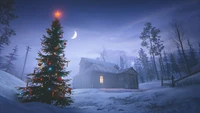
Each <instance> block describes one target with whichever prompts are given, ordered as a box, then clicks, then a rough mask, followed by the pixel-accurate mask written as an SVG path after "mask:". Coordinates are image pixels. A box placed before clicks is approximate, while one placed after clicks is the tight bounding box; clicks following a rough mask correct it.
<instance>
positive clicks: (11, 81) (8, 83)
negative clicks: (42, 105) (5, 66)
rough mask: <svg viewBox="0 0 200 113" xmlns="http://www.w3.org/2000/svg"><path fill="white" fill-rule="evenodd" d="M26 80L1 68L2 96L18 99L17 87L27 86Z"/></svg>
mask: <svg viewBox="0 0 200 113" xmlns="http://www.w3.org/2000/svg"><path fill="white" fill-rule="evenodd" d="M25 85H26V84H25V82H24V81H22V80H20V79H19V78H17V77H15V76H13V75H11V74H9V73H6V72H4V71H1V70H0V96H2V97H5V98H7V99H10V100H13V101H16V100H17V98H16V95H15V94H16V93H17V92H18V90H17V89H16V87H23V86H25Z"/></svg>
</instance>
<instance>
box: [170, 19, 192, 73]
mask: <svg viewBox="0 0 200 113" xmlns="http://www.w3.org/2000/svg"><path fill="white" fill-rule="evenodd" d="M170 25H171V28H172V30H173V35H174V36H173V40H174V42H175V43H176V44H177V45H178V46H180V47H181V52H182V55H183V58H184V61H185V64H186V68H187V71H188V73H190V68H189V64H188V60H187V57H186V54H185V50H184V47H183V41H184V40H185V30H184V29H183V24H182V22H180V21H177V20H173V21H172V22H171V23H170Z"/></svg>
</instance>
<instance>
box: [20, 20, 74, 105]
mask: <svg viewBox="0 0 200 113" xmlns="http://www.w3.org/2000/svg"><path fill="white" fill-rule="evenodd" d="M63 33H64V32H63V31H62V27H61V25H60V21H59V19H58V18H55V20H54V21H53V22H52V25H51V28H48V29H47V36H45V35H44V36H43V39H42V43H41V44H42V51H43V53H42V52H40V51H39V52H38V56H39V58H36V60H38V61H39V63H38V66H39V67H40V68H39V70H34V72H33V73H31V74H28V76H30V79H29V83H27V86H26V87H21V88H19V90H21V91H22V92H21V93H20V94H18V98H19V99H20V100H21V101H22V102H33V101H36V102H42V103H47V104H54V105H56V106H59V107H64V106H68V105H70V103H72V102H73V101H72V99H71V97H70V94H71V93H70V91H69V90H68V89H71V88H69V87H70V84H69V83H68V82H69V81H70V80H69V79H64V78H63V77H67V76H68V74H69V73H70V71H66V65H65V63H67V65H68V62H69V61H67V60H66V58H65V54H64V48H65V47H66V42H67V40H62V39H61V38H62V36H63Z"/></svg>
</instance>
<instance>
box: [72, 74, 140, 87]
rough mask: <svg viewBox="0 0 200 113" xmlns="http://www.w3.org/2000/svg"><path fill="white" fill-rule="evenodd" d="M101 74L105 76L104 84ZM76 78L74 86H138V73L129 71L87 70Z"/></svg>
mask: <svg viewBox="0 0 200 113" xmlns="http://www.w3.org/2000/svg"><path fill="white" fill-rule="evenodd" d="M100 76H103V84H101V83H100ZM74 79H75V80H74V83H73V86H74V88H130V89H137V88H138V80H137V75H131V74H127V73H121V74H110V73H99V72H87V73H85V74H83V75H80V76H76V77H74Z"/></svg>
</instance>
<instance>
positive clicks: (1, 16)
mask: <svg viewBox="0 0 200 113" xmlns="http://www.w3.org/2000/svg"><path fill="white" fill-rule="evenodd" d="M15 10H16V9H15V0H0V47H2V46H3V45H9V44H10V40H9V37H11V36H13V35H15V31H14V29H12V28H11V27H10V22H11V21H12V20H14V19H16V18H18V17H17V15H16V14H15Z"/></svg>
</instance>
